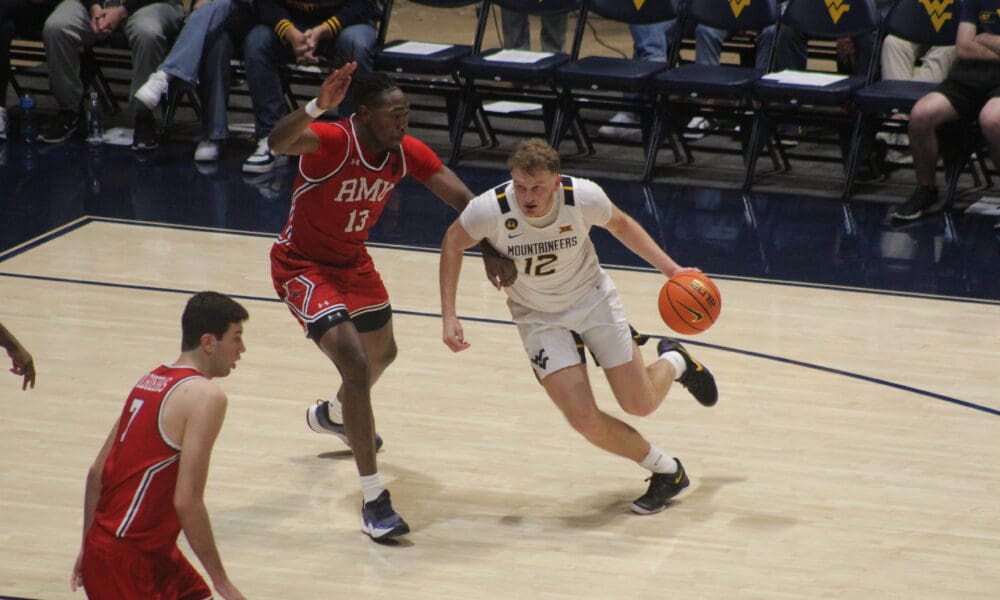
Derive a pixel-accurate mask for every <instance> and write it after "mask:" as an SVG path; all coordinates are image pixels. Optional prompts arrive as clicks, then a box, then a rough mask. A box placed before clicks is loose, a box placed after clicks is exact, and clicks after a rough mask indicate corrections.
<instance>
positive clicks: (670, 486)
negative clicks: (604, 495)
mask: <svg viewBox="0 0 1000 600" xmlns="http://www.w3.org/2000/svg"><path fill="white" fill-rule="evenodd" d="M674 460H675V461H677V472H676V473H653V474H652V475H651V476H650V477H649V478H648V479H646V481H648V482H649V489H647V490H646V493H645V494H643V495H641V496H639V497H638V498H636V500H635V502H633V503H632V512H634V513H636V514H640V515H651V514H653V513H658V512H660V511H661V510H663V509H664V508H666V507H667V500H670V499H671V498H673V497H674V496H676V495H677V494H679V493H681V490H683V489H684V488H686V487H687V486H688V485H690V484H691V481H690V480H689V479H688V476H687V472H686V471H685V470H684V465H682V464H681V461H680V460H678V459H676V458H675V459H674Z"/></svg>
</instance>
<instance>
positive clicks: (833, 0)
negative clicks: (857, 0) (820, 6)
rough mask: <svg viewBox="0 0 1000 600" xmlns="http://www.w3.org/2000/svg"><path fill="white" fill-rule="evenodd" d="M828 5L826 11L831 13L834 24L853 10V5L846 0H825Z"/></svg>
mask: <svg viewBox="0 0 1000 600" xmlns="http://www.w3.org/2000/svg"><path fill="white" fill-rule="evenodd" d="M823 2H825V3H826V10H828V11H830V18H831V19H833V22H834V24H836V23H837V21H839V20H840V17H842V16H844V13H845V12H847V11H849V10H851V5H850V4H848V3H847V2H845V1H844V0H823Z"/></svg>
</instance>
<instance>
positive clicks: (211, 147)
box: [194, 140, 219, 162]
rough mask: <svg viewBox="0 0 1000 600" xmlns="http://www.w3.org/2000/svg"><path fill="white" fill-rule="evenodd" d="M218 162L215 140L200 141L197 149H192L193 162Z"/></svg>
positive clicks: (217, 147)
mask: <svg viewBox="0 0 1000 600" xmlns="http://www.w3.org/2000/svg"><path fill="white" fill-rule="evenodd" d="M217 160H219V142H216V141H215V140H201V141H200V142H198V147H197V148H195V149H194V161H195V162H215V161H217Z"/></svg>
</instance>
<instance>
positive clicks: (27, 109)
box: [21, 94, 38, 144]
mask: <svg viewBox="0 0 1000 600" xmlns="http://www.w3.org/2000/svg"><path fill="white" fill-rule="evenodd" d="M37 137H38V124H37V123H35V98H34V97H33V96H32V95H31V94H25V95H23V96H21V139H22V140H23V141H24V143H26V144H34V143H35V138H37Z"/></svg>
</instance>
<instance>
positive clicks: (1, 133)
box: [0, 106, 7, 140]
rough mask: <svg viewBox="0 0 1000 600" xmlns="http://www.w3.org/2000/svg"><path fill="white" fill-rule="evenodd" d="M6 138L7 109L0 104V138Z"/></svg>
mask: <svg viewBox="0 0 1000 600" xmlns="http://www.w3.org/2000/svg"><path fill="white" fill-rule="evenodd" d="M5 139H7V109H6V108H4V107H2V106H0V140H5Z"/></svg>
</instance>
